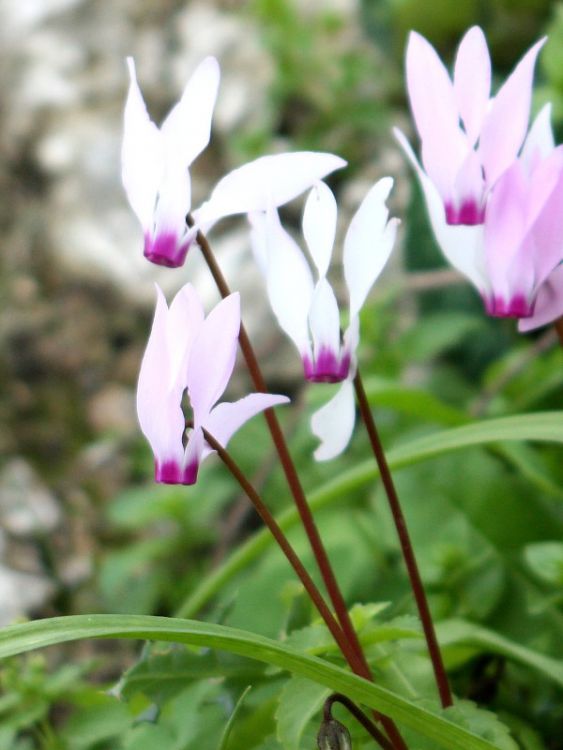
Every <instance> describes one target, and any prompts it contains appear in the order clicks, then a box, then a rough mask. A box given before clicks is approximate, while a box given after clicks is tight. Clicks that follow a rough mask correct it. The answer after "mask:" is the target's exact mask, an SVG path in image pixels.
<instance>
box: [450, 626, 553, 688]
mask: <svg viewBox="0 0 563 750" xmlns="http://www.w3.org/2000/svg"><path fill="white" fill-rule="evenodd" d="M436 629H437V632H438V637H439V640H440V644H441V646H442V647H443V648H444V649H445V650H446V654H447V648H448V646H453V645H465V646H472V647H474V648H476V649H478V650H479V651H488V652H489V653H494V654H500V655H501V656H506V657H507V658H508V659H512V660H513V661H516V662H519V663H520V664H524V665H525V666H527V667H529V668H530V669H533V670H535V671H536V672H539V673H540V674H542V675H543V676H544V677H546V678H547V679H548V680H551V681H553V682H556V683H557V684H558V685H560V686H561V687H563V661H561V660H558V659H553V658H551V657H549V656H545V655H544V654H539V653H538V652H537V651H533V650H532V649H530V648H527V647H526V646H521V645H520V644H519V643H514V641H511V640H510V639H509V638H505V637H504V636H502V635H499V634H498V633H495V632H493V631H491V630H487V629H486V628H483V627H481V626H479V625H473V624H472V623H470V622H464V621H463V620H446V621H444V622H441V623H438V625H437V628H436Z"/></svg>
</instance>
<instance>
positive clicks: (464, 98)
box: [400, 26, 545, 226]
mask: <svg viewBox="0 0 563 750" xmlns="http://www.w3.org/2000/svg"><path fill="white" fill-rule="evenodd" d="M544 43H545V38H544V39H541V40H540V41H539V42H537V43H536V44H535V45H534V46H533V47H532V48H531V49H530V50H529V51H528V52H527V53H526V55H524V57H523V58H522V60H521V61H520V62H519V63H518V65H517V66H516V68H515V70H514V71H513V73H512V74H511V75H510V76H509V78H508V79H507V80H506V82H505V83H504V85H503V86H502V87H501V88H500V90H499V91H498V93H497V94H496V96H495V97H494V98H492V99H491V98H490V88H491V60H490V56H489V51H488V48H487V42H486V40H485V37H484V35H483V32H482V31H481V29H480V28H479V27H478V26H474V27H473V28H471V29H469V31H468V32H467V33H466V34H465V36H464V37H463V39H462V40H461V43H460V45H459V48H458V52H457V57H456V61H455V66H454V75H453V81H452V79H451V78H450V76H449V74H448V71H447V70H446V68H445V66H444V65H443V63H442V61H441V60H440V58H439V57H438V55H437V54H436V51H435V50H434V48H433V47H432V45H431V44H429V43H428V42H427V41H426V39H424V37H422V36H420V34H417V33H416V32H411V34H410V37H409V42H408V46H407V56H406V75H407V88H408V94H409V100H410V104H411V109H412V113H413V117H414V120H415V124H416V129H417V131H418V134H419V136H420V140H421V142H422V164H423V165H424V169H425V171H426V174H427V176H428V178H429V179H430V180H431V182H432V183H433V184H434V186H435V188H436V190H437V192H438V194H439V196H440V200H441V202H442V204H443V210H444V212H445V220H446V223H447V224H452V225H458V224H462V225H469V226H473V225H476V224H482V223H483V221H484V218H485V203H486V198H487V195H488V193H489V191H490V190H491V189H492V188H493V187H494V185H495V183H496V182H497V180H498V179H499V178H500V176H501V175H502V174H503V173H504V172H505V170H506V169H507V168H508V167H509V166H510V164H512V162H513V161H514V160H515V158H516V156H517V155H518V152H519V150H520V147H521V146H522V143H523V141H524V138H525V136H526V132H527V129H528V120H529V116H530V103H531V95H532V83H533V75H534V67H535V63H536V58H537V56H538V53H539V51H540V49H541V47H542V46H543V44H544ZM403 140H404V138H400V141H401V143H403Z"/></svg>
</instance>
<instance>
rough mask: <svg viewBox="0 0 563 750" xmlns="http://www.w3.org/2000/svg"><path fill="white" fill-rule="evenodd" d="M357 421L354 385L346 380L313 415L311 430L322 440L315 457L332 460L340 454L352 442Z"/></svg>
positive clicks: (320, 459) (321, 459)
mask: <svg viewBox="0 0 563 750" xmlns="http://www.w3.org/2000/svg"><path fill="white" fill-rule="evenodd" d="M355 421H356V411H355V407H354V387H353V385H352V382H351V381H350V380H345V381H344V382H343V383H342V385H341V386H340V388H339V389H338V391H337V393H336V395H335V396H334V397H333V398H332V399H331V400H330V401H329V402H328V403H327V404H325V405H324V406H323V407H322V408H321V409H319V411H317V412H315V413H314V414H313V416H312V417H311V430H312V431H313V434H315V435H316V436H317V437H318V438H319V440H320V441H321V444H320V445H319V447H318V448H317V450H316V451H315V453H314V456H315V459H316V460H317V461H330V459H332V458H336V456H338V455H340V454H341V453H342V451H343V450H344V449H345V448H346V446H347V445H348V443H349V442H350V438H351V437H352V433H353V431H354V423H355Z"/></svg>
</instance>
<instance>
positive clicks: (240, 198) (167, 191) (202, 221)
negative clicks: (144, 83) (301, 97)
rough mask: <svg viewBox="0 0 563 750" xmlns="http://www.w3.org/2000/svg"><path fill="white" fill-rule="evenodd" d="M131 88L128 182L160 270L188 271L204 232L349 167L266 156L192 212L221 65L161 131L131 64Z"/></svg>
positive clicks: (202, 70) (198, 76) (192, 84)
mask: <svg viewBox="0 0 563 750" xmlns="http://www.w3.org/2000/svg"><path fill="white" fill-rule="evenodd" d="M127 62H128V66H129V74H130V79H131V81H130V85H129V93H128V96H127V102H126V105H125V115H124V133H123V146H122V179H123V185H124V187H125V192H126V194H127V197H128V199H129V203H130V204H131V207H132V209H133V211H134V212H135V214H136V215H137V217H138V219H139V221H140V222H141V226H142V228H143V233H144V253H145V256H146V257H147V258H148V259H149V260H150V261H152V262H153V263H156V264H158V265H163V266H169V267H171V268H176V267H178V266H181V265H183V263H184V261H185V258H186V253H187V252H188V250H189V248H190V245H191V244H192V243H193V241H194V238H195V236H196V234H197V231H198V229H200V228H201V229H204V230H208V229H209V228H210V227H211V226H212V225H213V224H214V223H215V222H216V221H218V220H219V219H220V218H222V217H224V216H229V215H231V214H235V213H247V212H248V211H255V210H263V209H264V210H265V208H266V207H267V205H269V204H270V203H272V204H273V205H276V206H277V205H281V204H282V203H286V202H287V201H290V200H292V199H293V198H295V197H296V196H297V195H299V194H300V193H302V192H303V191H304V190H306V189H307V188H309V187H310V186H311V185H312V184H313V183H314V182H315V181H316V180H319V179H322V178H323V177H324V176H326V175H327V174H329V173H330V172H332V171H333V170H335V169H340V168H341V167H343V166H345V165H346V162H345V161H344V160H343V159H341V158H340V157H338V156H334V155H333V154H325V153H314V152H307V151H304V152H296V153H291V154H279V155H273V156H265V157H262V158H260V159H256V160H255V161H254V162H250V163H249V164H246V165H245V166H244V167H241V168H239V169H236V170H234V171H233V172H231V173H230V174H228V175H226V177H224V178H223V179H222V180H220V182H219V183H218V184H217V186H216V187H215V189H214V191H213V193H212V194H211V197H210V199H209V200H208V201H207V202H206V203H204V204H203V205H202V206H201V208H200V209H198V210H196V211H194V212H193V215H194V219H195V225H194V226H193V227H188V226H187V224H186V216H187V214H188V213H189V212H190V210H191V180H190V173H189V168H190V166H191V164H192V162H193V161H194V160H195V158H196V157H197V156H198V155H199V154H200V153H201V152H202V151H203V149H204V148H205V147H206V146H207V144H208V143H209V139H210V132H211V119H212V116H213V109H214V107H215V100H216V98H217V91H218V87H219V78H220V71H219V64H218V63H217V60H215V58H213V57H207V58H205V60H203V62H201V63H200V65H199V66H198V67H197V68H196V70H195V72H194V73H193V75H192V77H191V78H190V79H189V81H188V83H187V84H186V87H185V89H184V93H183V94H182V97H181V99H180V101H179V102H178V103H177V104H176V105H175V106H174V107H173V108H172V110H171V112H170V113H169V115H168V116H167V117H166V119H165V120H164V122H163V124H162V126H161V127H160V128H158V127H157V126H156V125H155V124H154V123H153V122H152V121H151V120H150V118H149V115H148V114H147V110H146V106H145V102H144V100H143V97H142V94H141V91H140V89H139V86H138V83H137V78H136V74H135V65H134V62H133V60H132V59H131V58H129V59H128V61H127Z"/></svg>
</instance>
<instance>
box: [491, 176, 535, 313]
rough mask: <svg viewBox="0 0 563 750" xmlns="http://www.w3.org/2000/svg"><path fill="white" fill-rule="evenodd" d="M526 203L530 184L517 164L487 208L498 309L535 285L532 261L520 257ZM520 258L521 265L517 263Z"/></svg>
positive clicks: (493, 284) (492, 281)
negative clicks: (531, 275) (532, 275)
mask: <svg viewBox="0 0 563 750" xmlns="http://www.w3.org/2000/svg"><path fill="white" fill-rule="evenodd" d="M527 203H528V184H527V180H526V177H525V174H524V170H523V168H522V165H521V164H520V163H519V162H515V163H514V164H513V165H512V167H510V168H509V169H508V170H507V171H506V172H505V173H504V174H503V176H502V177H501V178H500V179H499V180H498V182H497V184H496V185H495V189H494V190H493V193H492V195H491V197H490V198H489V201H488V204H487V219H486V222H485V257H486V263H487V270H488V276H489V279H490V282H491V286H492V294H493V296H494V298H495V300H497V306H498V305H501V303H502V306H508V305H509V303H510V301H511V300H512V299H513V298H514V296H515V295H516V294H518V295H522V294H525V293H526V292H527V291H528V290H527V289H526V288H525V287H526V286H528V287H529V288H530V289H531V286H532V285H533V279H531V278H530V273H531V270H532V258H530V257H528V258H526V257H521V256H522V255H523V253H519V251H520V248H521V246H522V243H523V241H524V239H525V237H526V232H527V225H526V214H527ZM517 257H518V258H521V262H519V263H515V259H516V258H517ZM526 280H528V283H526ZM526 296H527V294H526Z"/></svg>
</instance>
